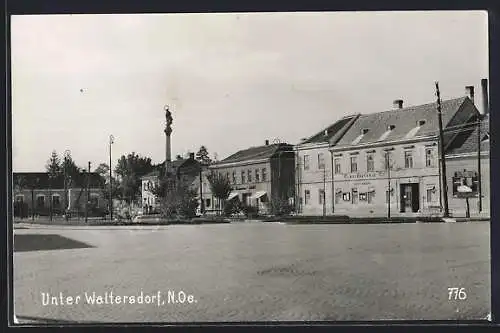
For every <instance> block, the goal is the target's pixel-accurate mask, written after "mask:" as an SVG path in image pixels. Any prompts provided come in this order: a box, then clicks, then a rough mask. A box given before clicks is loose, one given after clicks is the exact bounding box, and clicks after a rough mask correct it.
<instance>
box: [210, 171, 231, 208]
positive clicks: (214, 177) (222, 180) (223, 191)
mask: <svg viewBox="0 0 500 333" xmlns="http://www.w3.org/2000/svg"><path fill="white" fill-rule="evenodd" d="M207 179H208V183H209V185H210V190H211V191H212V193H213V195H214V197H215V198H217V199H218V200H219V202H218V205H219V207H218V208H219V210H221V209H223V207H224V203H225V201H226V200H227V198H228V197H229V195H230V194H231V191H232V190H233V188H232V187H231V181H230V180H229V177H227V176H224V175H222V174H221V173H218V172H211V173H210V174H209V175H208V176H207ZM221 205H222V207H221Z"/></svg>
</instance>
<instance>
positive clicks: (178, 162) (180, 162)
mask: <svg viewBox="0 0 500 333" xmlns="http://www.w3.org/2000/svg"><path fill="white" fill-rule="evenodd" d="M189 161H192V160H191V159H189V158H181V159H175V160H173V161H172V162H170V163H171V167H172V169H173V170H174V172H177V171H178V170H179V169H180V168H181V167H182V166H184V165H185V164H186V163H187V162H189ZM193 161H195V163H196V164H199V162H198V161H196V160H193ZM154 169H155V170H154V171H152V172H150V173H148V174H145V175H144V176H142V177H141V179H143V178H148V177H159V176H161V175H163V172H164V171H165V161H163V162H162V163H160V164H157V165H155V166H154Z"/></svg>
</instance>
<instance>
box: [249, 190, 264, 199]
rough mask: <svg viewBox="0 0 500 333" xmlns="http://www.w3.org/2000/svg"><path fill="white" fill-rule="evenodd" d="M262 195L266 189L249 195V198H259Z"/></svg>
mask: <svg viewBox="0 0 500 333" xmlns="http://www.w3.org/2000/svg"><path fill="white" fill-rule="evenodd" d="M264 195H266V191H257V192H255V193H254V194H253V195H252V196H251V197H250V199H259V198H260V197H262V196H264Z"/></svg>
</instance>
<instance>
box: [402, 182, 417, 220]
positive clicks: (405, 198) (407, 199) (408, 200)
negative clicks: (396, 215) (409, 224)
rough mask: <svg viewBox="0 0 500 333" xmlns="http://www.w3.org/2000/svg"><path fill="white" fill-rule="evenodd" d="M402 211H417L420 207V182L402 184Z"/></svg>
mask: <svg viewBox="0 0 500 333" xmlns="http://www.w3.org/2000/svg"><path fill="white" fill-rule="evenodd" d="M399 193H400V195H401V213H416V212H418V210H419V209H420V196H419V190H418V184H401V191H400V192H399Z"/></svg>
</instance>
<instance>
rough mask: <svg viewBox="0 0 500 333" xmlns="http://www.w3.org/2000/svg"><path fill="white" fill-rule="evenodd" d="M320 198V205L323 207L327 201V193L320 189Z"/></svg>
mask: <svg viewBox="0 0 500 333" xmlns="http://www.w3.org/2000/svg"><path fill="white" fill-rule="evenodd" d="M318 198H319V204H320V205H322V204H323V202H324V199H325V191H324V190H322V189H320V190H318Z"/></svg>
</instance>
